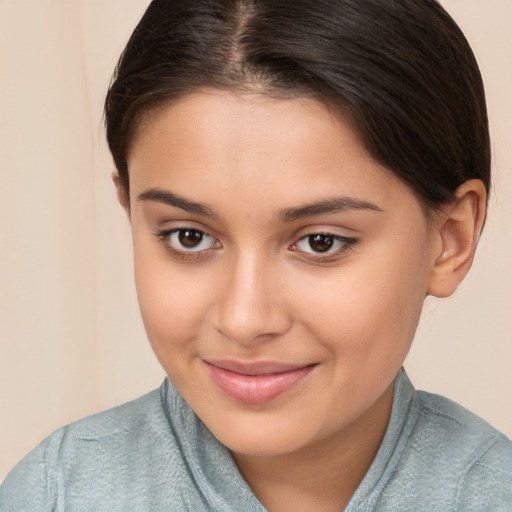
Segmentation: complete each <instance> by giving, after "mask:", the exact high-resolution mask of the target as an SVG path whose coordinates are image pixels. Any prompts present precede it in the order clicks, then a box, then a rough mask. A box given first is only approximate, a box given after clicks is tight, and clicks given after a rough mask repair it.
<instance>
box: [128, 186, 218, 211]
mask: <svg viewBox="0 0 512 512" xmlns="http://www.w3.org/2000/svg"><path fill="white" fill-rule="evenodd" d="M137 200H138V201H156V202H158V203H164V204H167V205H169V206H174V207H176V208H181V209H182V210H185V211H186V212H189V213H195V214H197V215H202V216H204V217H215V218H217V217H218V215H217V214H216V213H215V212H214V211H213V210H212V209H211V208H210V207H209V206H206V205H205V204H201V203H196V202H195V201H191V200H190V199H185V198H184V197H182V196H180V195H178V194H174V193H173V192H169V191H167V190H162V189H160V188H152V189H149V190H146V191H145V192H142V193H141V194H140V195H139V196H138V197H137Z"/></svg>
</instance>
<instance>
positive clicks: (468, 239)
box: [427, 179, 487, 297]
mask: <svg viewBox="0 0 512 512" xmlns="http://www.w3.org/2000/svg"><path fill="white" fill-rule="evenodd" d="M486 197H487V194H486V190H485V186H484V184H483V182H482V181H481V180H477V179H474V180H468V181H466V182H465V183H463V184H462V185H461V186H460V187H459V188H458V189H457V190H456V191H455V199H454V200H453V201H452V202H450V203H449V204H448V205H446V207H445V208H443V212H442V213H441V214H440V215H439V217H438V218H437V219H436V221H435V228H434V236H435V237H436V238H437V240H436V243H435V244H434V247H435V251H434V254H433V263H432V268H431V273H430V276H429V282H428V290H427V291H428V294H429V295H434V296H435V297H448V296H450V295H451V294H452V293H453V292H454V291H455V290H456V289H457V287H458V286H459V284H460V283H461V282H462V280H463V279H464V277H465V276H466V274H467V273H468V271H469V269H470V268H471V264H472V263H473V258H474V255H475V251H476V246H477V243H478V238H479V236H480V232H481V230H482V226H483V224H484V219H485V211H486Z"/></svg>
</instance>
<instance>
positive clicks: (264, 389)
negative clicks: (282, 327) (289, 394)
mask: <svg viewBox="0 0 512 512" xmlns="http://www.w3.org/2000/svg"><path fill="white" fill-rule="evenodd" d="M314 366H315V365H311V366H305V367H303V368H297V369H296V370H290V371H286V372H280V373H269V374H263V375H243V374H240V373H236V372H232V371H229V370H225V369H224V368H219V367H218V366H214V365H212V364H210V363H206V367H207V368H208V370H209V372H210V375H211V378H212V380H213V382H215V384H216V385H217V386H218V387H219V388H220V389H221V390H222V391H223V392H224V393H225V394H226V395H227V396H229V397H230V398H233V399H235V400H237V401H238V402H243V403H245V404H251V405H259V404H264V403H266V402H270V401H271V400H273V399H274V398H277V397H278V396H279V395H282V394H283V393H285V392H286V391H289V390H290V389H291V388H293V387H294V386H296V385H297V384H298V383H299V382H300V381H302V380H303V379H304V378H305V377H306V376H307V375H308V374H309V373H310V372H311V371H312V370H313V368H314Z"/></svg>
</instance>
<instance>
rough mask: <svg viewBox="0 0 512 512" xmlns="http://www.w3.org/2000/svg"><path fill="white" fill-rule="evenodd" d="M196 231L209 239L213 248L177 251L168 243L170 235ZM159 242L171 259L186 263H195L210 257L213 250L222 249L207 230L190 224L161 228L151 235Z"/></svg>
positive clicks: (177, 249) (215, 238)
mask: <svg viewBox="0 0 512 512" xmlns="http://www.w3.org/2000/svg"><path fill="white" fill-rule="evenodd" d="M187 230H188V231H197V232H199V233H202V234H203V235H204V236H205V237H208V238H211V240H212V243H213V246H212V247H208V248H205V249H201V250H186V249H185V248H183V249H179V248H176V247H174V246H173V245H172V244H171V243H170V241H169V238H170V236H171V235H173V234H175V233H178V232H180V231H187ZM153 234H154V235H155V236H156V237H157V238H158V240H159V242H160V243H161V244H162V245H163V247H164V248H165V250H166V251H167V252H169V253H170V254H171V255H172V256H173V257H177V258H179V259H182V260H188V261H196V260H200V259H203V258H206V257H208V256H209V255H211V252H212V251H214V250H217V249H219V248H220V247H222V245H221V243H220V242H219V240H218V239H217V237H215V236H213V235H211V234H210V233H208V231H207V230H205V229H201V228H199V227H197V226H194V225H191V224H188V223H186V224H180V225H177V226H173V227H169V228H163V229H160V230H158V231H157V232H155V233H153ZM201 243H202V242H201Z"/></svg>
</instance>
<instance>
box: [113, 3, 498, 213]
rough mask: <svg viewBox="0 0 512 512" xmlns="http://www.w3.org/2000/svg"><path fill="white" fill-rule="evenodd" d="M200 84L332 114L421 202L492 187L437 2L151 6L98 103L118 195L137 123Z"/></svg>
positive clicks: (479, 118)
mask: <svg viewBox="0 0 512 512" xmlns="http://www.w3.org/2000/svg"><path fill="white" fill-rule="evenodd" d="M204 88H217V89H221V90H233V91H241V92H244V91H250V92H257V93H261V94H263V95H267V96H272V97H283V98H294V97H311V98H314V99H316V100H318V101H320V102H322V103H324V104H326V105H327V106H328V107H329V108H334V109H337V110H338V111H339V112H340V113H341V114H343V115H344V116H345V119H347V120H349V122H350V123H351V125H352V126H353V128H354V129H355V130H356V132H357V133H358V135H359V137H360V139H361V141H362V143H363V144H364V146H365V148H366V149H367V151H368V152H369V153H370V154H371V156H372V157H373V158H375V160H376V161H378V162H379V163H381V164H383V165H384V166H386V167H387V168H389V169H390V170H391V171H392V172H393V173H394V174H395V175H396V176H398V177H399V178H400V179H401V180H403V181H404V182H406V183H407V184H408V185H409V186H410V187H411V189H412V190H413V191H414V193H415V194H416V195H417V196H418V198H419V199H420V200H421V201H422V202H423V203H424V204H425V205H426V206H427V207H432V208H435V207H439V206H440V205H442V204H443V203H446V202H448V201H450V199H451V198H452V197H453V192H454V191H455V189H456V188H457V187H458V186H459V185H461V184H462V183H463V182H464V181H466V180H468V179H471V178H478V179H481V180H482V181H483V182H484V184H485V186H486V188H487V190H489V188H490V159H491V157H490V142H489V129H488V121H487V111H486V104H485V95H484V87H483V83H482V78H481V75H480V72H479V69H478V65H477V63H476V60H475V57H474V55H473V52H472V50H471V48H470V46H469V44H468V42H467V40H466V38H465V37H464V35H463V34H462V32H461V30H460V29H459V28H458V26H457V25H456V23H455V22H454V21H453V20H452V18H451V17H450V16H449V15H448V14H447V13H446V11H445V10H444V9H443V8H442V7H441V6H440V5H439V3H438V2H437V1H436V0H153V1H152V2H151V4H150V5H149V7H148V9H147V10H146V12H145V14H144V16H143V18H142V19H141V21H140V22H139V24H138V26H137V27H136V29H135V31H134V32H133V34H132V36H131V38H130V40H129V42H128V44H127V46H126V48H125V50H124V52H123V54H122V55H121V58H120V60H119V63H118V66H117V68H116V71H115V74H114V78H113V80H112V83H111V86H110V89H109V91H108V94H107V98H106V102H105V120H106V127H107V140H108V143H109V147H110V150H111V152H112V155H113V158H114V162H115V165H116V167H117V170H118V173H119V177H120V180H121V183H122V184H123V186H124V188H125V189H126V191H127V192H128V191H129V175H128V163H127V160H128V158H127V157H128V153H129V149H130V144H131V141H132V139H133V137H134V134H135V133H136V130H137V129H138V128H139V124H140V121H141V119H142V116H143V115H144V114H146V113H148V112H149V111H150V110H152V109H154V108H155V107H157V106H158V105H159V104H161V103H165V102H168V101H171V100H173V99H177V98H179V97H181V96H183V95H185V94H188V93H191V92H194V91H197V90H200V89H204Z"/></svg>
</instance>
